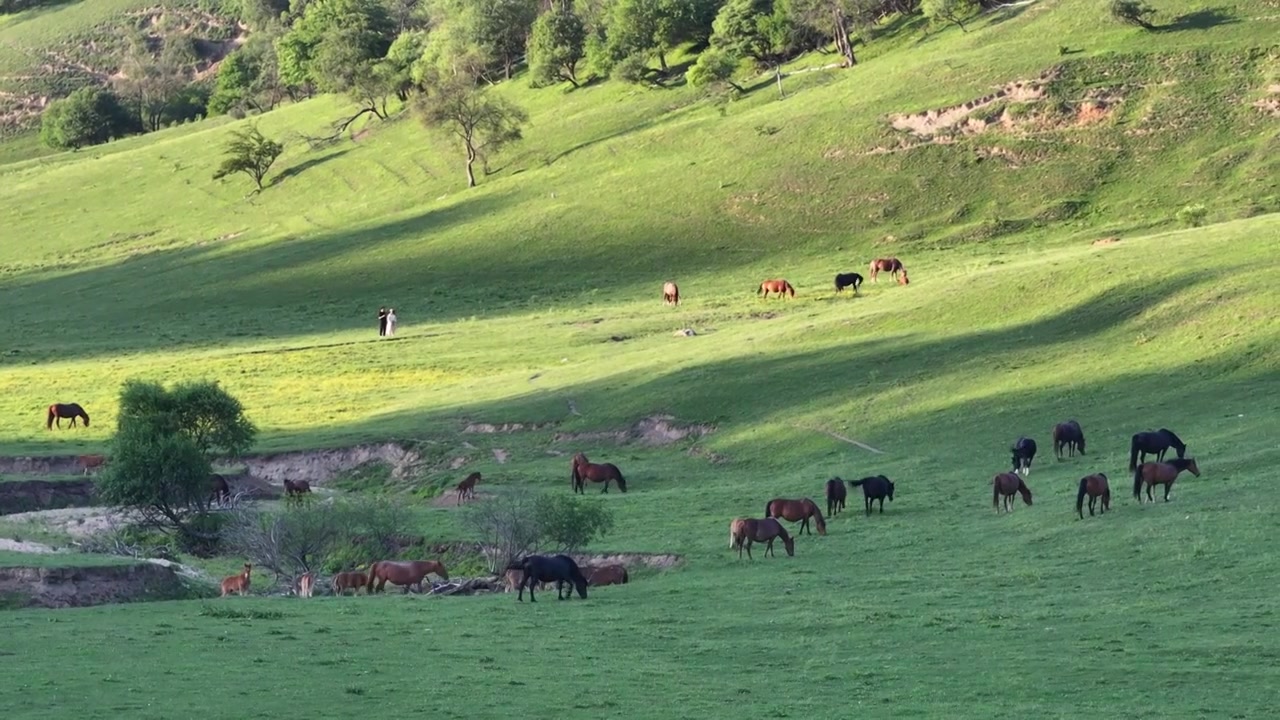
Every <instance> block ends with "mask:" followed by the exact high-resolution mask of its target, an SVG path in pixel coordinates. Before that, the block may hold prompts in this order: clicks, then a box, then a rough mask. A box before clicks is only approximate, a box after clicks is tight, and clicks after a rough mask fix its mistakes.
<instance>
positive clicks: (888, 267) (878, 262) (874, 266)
mask: <svg viewBox="0 0 1280 720" xmlns="http://www.w3.org/2000/svg"><path fill="white" fill-rule="evenodd" d="M867 269H868V270H869V274H870V275H871V282H879V281H878V280H877V279H876V277H877V276H879V275H880V271H881V270H883V271H885V272H887V273H890V274H891V275H893V279H894V280H897V281H898V284H900V285H906V284H907V283H908V282H909V281H908V280H907V269H906V268H905V267H903V266H902V261H901V260H899V259H898V258H896V257H891V258H876V259H875V260H872V261H871V265H869V266H868V268H867ZM898 273H902V277H898Z"/></svg>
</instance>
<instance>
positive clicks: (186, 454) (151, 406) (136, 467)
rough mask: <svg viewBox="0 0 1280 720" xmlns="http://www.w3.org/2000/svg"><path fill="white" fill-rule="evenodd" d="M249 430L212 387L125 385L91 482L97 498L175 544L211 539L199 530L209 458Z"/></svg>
mask: <svg viewBox="0 0 1280 720" xmlns="http://www.w3.org/2000/svg"><path fill="white" fill-rule="evenodd" d="M256 433H257V429H256V428H255V427H254V426H253V423H251V422H249V420H248V418H246V417H245V416H244V410H243V408H242V407H241V405H240V402H239V401H238V400H236V399H235V398H234V397H232V396H231V395H229V394H227V393H226V391H224V390H222V388H220V387H219V386H218V384H217V383H216V382H195V383H186V384H179V385H177V386H175V387H174V388H172V389H168V390H166V389H165V388H164V387H163V386H161V385H160V384H158V383H147V382H139V381H130V382H127V383H125V385H124V388H123V389H122V390H121V391H120V414H119V420H118V422H117V430H116V434H115V437H114V438H113V439H112V442H111V444H112V452H111V464H110V465H108V466H107V469H106V471H105V472H103V474H102V475H101V476H100V477H99V479H98V482H97V489H98V493H99V495H100V496H101V497H102V499H103V500H105V501H106V502H107V503H108V504H111V505H117V506H121V507H125V508H129V509H131V510H133V511H135V512H137V513H139V514H140V515H141V517H142V519H143V522H144V524H146V525H149V526H151V527H153V528H156V529H158V530H161V531H163V532H166V533H169V534H176V535H177V536H178V537H179V539H181V540H184V541H188V542H199V541H207V540H211V539H214V538H215V537H216V533H211V532H209V531H208V529H207V528H208V527H209V523H208V522H207V520H208V512H209V502H210V491H209V473H210V468H211V467H212V463H213V460H215V459H219V458H228V457H234V456H236V455H239V454H241V453H243V452H245V451H246V450H248V449H249V448H250V447H251V446H252V444H253V439H254V437H255V436H256Z"/></svg>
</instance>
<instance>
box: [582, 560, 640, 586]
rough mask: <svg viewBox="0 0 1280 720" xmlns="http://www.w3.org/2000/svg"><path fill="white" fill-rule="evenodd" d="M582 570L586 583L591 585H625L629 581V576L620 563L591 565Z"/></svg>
mask: <svg viewBox="0 0 1280 720" xmlns="http://www.w3.org/2000/svg"><path fill="white" fill-rule="evenodd" d="M582 570H583V573H582V574H583V575H586V576H587V585H589V586H591V587H598V586H600V585H625V584H627V583H628V582H630V581H631V576H630V575H629V574H628V573H627V569H626V568H625V567H623V566H622V565H593V566H587V567H585V568H583V569H582Z"/></svg>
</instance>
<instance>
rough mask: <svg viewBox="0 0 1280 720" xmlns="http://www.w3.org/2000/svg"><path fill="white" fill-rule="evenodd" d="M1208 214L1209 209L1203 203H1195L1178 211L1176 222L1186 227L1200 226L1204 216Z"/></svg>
mask: <svg viewBox="0 0 1280 720" xmlns="http://www.w3.org/2000/svg"><path fill="white" fill-rule="evenodd" d="M1208 215H1209V209H1208V208H1206V207H1205V206H1204V205H1202V204H1200V203H1197V204H1195V205H1188V206H1186V207H1184V208H1182V209H1181V210H1179V211H1178V214H1177V216H1176V217H1177V218H1178V222H1180V223H1182V224H1183V225H1186V226H1187V227H1200V226H1201V225H1203V224H1204V221H1205V218H1206V217H1208Z"/></svg>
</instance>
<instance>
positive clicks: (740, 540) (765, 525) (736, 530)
mask: <svg viewBox="0 0 1280 720" xmlns="http://www.w3.org/2000/svg"><path fill="white" fill-rule="evenodd" d="M775 538H782V545H783V547H785V548H786V549H787V555H788V556H790V557H795V554H796V540H795V538H793V537H791V536H790V535H788V534H787V529H786V528H784V527H782V523H780V522H778V521H777V520H774V519H773V518H765V519H763V520H755V519H753V518H738V519H736V520H734V521H732V522H730V523H729V549H730V550H733V549H734V548H737V550H738V558H739V559H741V558H742V549H743V548H744V547H745V548H746V550H747V558H748V559H751V560H754V559H755V558H753V557H751V544H752V543H758V542H762V543H765V548H764V554H765V557H768V556H770V555H773V556H774V557H777V554H775V553H774V552H773V541H774V539H775Z"/></svg>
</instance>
